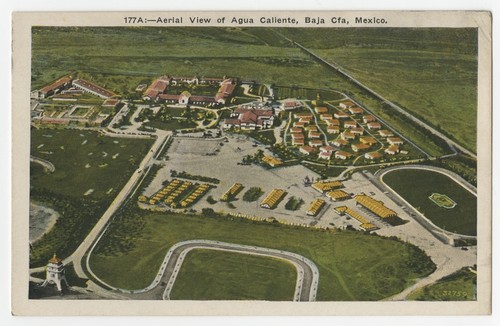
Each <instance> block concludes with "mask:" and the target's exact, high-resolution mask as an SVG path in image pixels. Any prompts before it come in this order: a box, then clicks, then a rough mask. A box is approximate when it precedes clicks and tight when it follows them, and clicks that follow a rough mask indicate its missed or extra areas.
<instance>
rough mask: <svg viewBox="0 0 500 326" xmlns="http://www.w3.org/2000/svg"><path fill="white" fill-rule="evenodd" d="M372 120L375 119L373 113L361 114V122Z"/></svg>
mask: <svg viewBox="0 0 500 326" xmlns="http://www.w3.org/2000/svg"><path fill="white" fill-rule="evenodd" d="M374 121H377V119H376V118H375V117H374V116H373V115H371V114H367V115H364V116H363V122H364V123H368V122H374Z"/></svg>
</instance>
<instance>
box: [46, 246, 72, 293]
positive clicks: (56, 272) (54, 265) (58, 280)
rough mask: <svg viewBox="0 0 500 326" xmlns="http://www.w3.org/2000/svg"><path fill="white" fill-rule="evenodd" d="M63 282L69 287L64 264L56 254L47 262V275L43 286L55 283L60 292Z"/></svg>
mask: <svg viewBox="0 0 500 326" xmlns="http://www.w3.org/2000/svg"><path fill="white" fill-rule="evenodd" d="M62 282H64V283H65V284H66V287H69V284H68V281H67V280H66V275H65V273H64V264H63V262H62V260H61V259H59V258H58V257H57V256H56V254H54V256H53V257H52V258H51V259H50V260H49V263H48V264H47V276H46V278H45V282H43V284H42V286H47V285H49V284H55V285H56V286H57V289H58V290H59V292H62Z"/></svg>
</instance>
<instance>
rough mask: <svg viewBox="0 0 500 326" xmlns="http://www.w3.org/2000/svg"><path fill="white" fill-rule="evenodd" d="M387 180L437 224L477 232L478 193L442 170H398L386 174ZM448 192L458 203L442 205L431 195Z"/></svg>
mask: <svg viewBox="0 0 500 326" xmlns="http://www.w3.org/2000/svg"><path fill="white" fill-rule="evenodd" d="M383 179H384V182H385V183H386V184H387V185H388V186H389V187H391V188H392V189H393V190H394V191H396V192H397V193H398V194H399V195H401V196H402V197H403V198H405V199H406V201H408V202H409V203H410V204H411V205H412V206H413V207H415V208H416V209H417V210H419V211H420V212H421V213H422V214H424V215H425V216H426V217H427V218H428V219H430V220H431V221H432V222H433V223H434V224H436V225H437V226H439V227H441V228H444V229H445V230H447V231H451V232H457V233H460V234H466V235H476V229H477V197H476V196H475V195H473V194H471V193H470V192H469V191H467V190H466V189H464V188H463V187H462V186H460V185H459V184H457V183H456V182H455V181H453V180H452V179H450V178H449V177H447V176H446V175H443V174H441V173H437V172H433V171H427V170H415V169H405V170H395V171H391V172H389V173H387V174H385V175H384V177H383ZM433 193H439V194H443V195H446V196H448V197H449V198H451V199H452V200H453V201H454V202H456V203H457V206H455V207H454V208H451V209H449V208H444V207H439V206H438V205H436V203H434V202H433V201H432V200H431V199H429V196H431V195H432V194H433Z"/></svg>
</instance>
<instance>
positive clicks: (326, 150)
mask: <svg viewBox="0 0 500 326" xmlns="http://www.w3.org/2000/svg"><path fill="white" fill-rule="evenodd" d="M319 151H320V152H321V153H330V154H331V153H333V152H334V151H335V148H334V147H332V146H329V145H326V146H321V147H320V148H319Z"/></svg>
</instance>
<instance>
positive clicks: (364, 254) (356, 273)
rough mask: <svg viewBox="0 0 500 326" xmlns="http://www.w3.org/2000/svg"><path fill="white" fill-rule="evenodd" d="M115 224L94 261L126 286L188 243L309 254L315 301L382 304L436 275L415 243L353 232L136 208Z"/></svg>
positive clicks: (141, 283) (145, 279)
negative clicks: (206, 242)
mask: <svg viewBox="0 0 500 326" xmlns="http://www.w3.org/2000/svg"><path fill="white" fill-rule="evenodd" d="M115 221H119V222H115V223H113V224H112V225H111V226H110V228H109V229H108V231H107V233H106V234H105V235H104V237H103V238H102V240H101V242H100V243H99V244H98V246H97V248H96V251H95V252H94V253H93V254H92V256H91V259H90V264H91V268H92V270H93V271H94V272H95V273H96V274H97V275H98V276H99V277H100V278H102V279H103V280H104V281H106V282H108V283H109V284H111V285H114V286H117V287H122V288H127V289H140V288H144V287H146V286H147V285H149V284H150V282H151V281H152V280H153V278H154V276H155V275H156V273H157V272H158V269H159V267H160V265H161V263H162V260H163V258H164V256H165V254H166V252H167V250H168V249H169V248H170V247H171V246H172V245H173V244H175V243H177V242H179V241H184V240H190V239H208V240H217V241H225V242H230V243H240V244H246V245H256V246H262V247H268V248H275V249H283V250H288V251H292V252H296V253H298V254H301V255H303V256H305V257H308V258H310V259H311V260H312V261H314V262H315V263H316V265H317V266H318V268H319V273H320V282H319V290H318V300H323V301H325V300H328V301H330V300H380V299H382V298H385V297H387V296H390V295H392V294H395V293H398V292H400V291H402V290H403V289H404V288H406V287H407V286H408V285H410V284H412V283H413V282H414V280H415V279H417V278H419V277H423V276H424V275H427V274H429V273H430V272H431V271H433V270H434V264H433V263H432V262H431V260H430V259H429V258H428V257H427V256H426V255H425V253H423V252H422V251H421V250H419V249H418V248H416V247H414V246H412V245H410V244H405V243H402V242H401V241H399V240H396V239H387V238H382V237H379V236H375V235H365V234H363V233H360V232H354V231H335V232H325V231H313V230H308V229H303V228H298V227H297V228H292V227H286V226H282V225H275V224H264V223H257V222H251V221H247V220H241V219H234V218H226V217H222V216H215V217H209V215H207V216H205V217H200V216H195V215H179V214H172V213H165V214H160V213H149V212H144V211H141V210H139V209H137V208H135V209H134V208H130V209H129V210H128V211H126V212H125V213H124V215H123V216H122V217H121V218H120V219H115ZM224 275H225V274H224ZM375 275H376V277H375ZM256 282H257V281H256ZM259 282H260V281H259ZM257 283H258V282H257Z"/></svg>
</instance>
